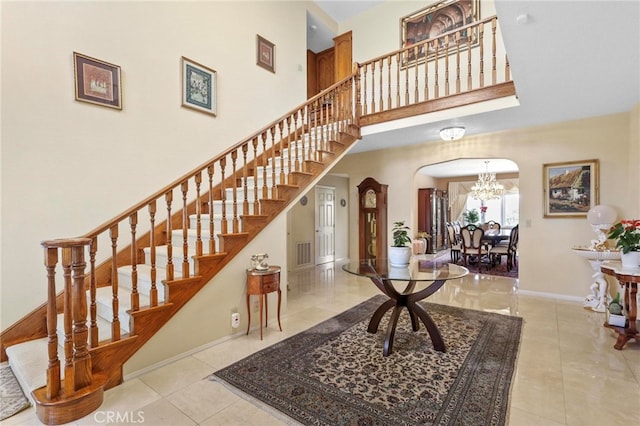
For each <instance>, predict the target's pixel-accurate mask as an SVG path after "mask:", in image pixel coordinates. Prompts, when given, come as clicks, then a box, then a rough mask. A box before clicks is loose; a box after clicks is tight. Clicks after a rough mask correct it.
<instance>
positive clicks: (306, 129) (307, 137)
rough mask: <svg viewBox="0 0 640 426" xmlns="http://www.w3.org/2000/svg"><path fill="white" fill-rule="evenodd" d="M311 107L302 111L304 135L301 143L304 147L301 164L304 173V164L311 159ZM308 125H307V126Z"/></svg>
mask: <svg viewBox="0 0 640 426" xmlns="http://www.w3.org/2000/svg"><path fill="white" fill-rule="evenodd" d="M309 116H310V113H309V106H308V105H306V106H304V107H303V108H302V110H301V111H300V127H302V134H301V135H300V141H301V142H302V146H301V147H300V149H301V150H302V163H301V164H300V167H301V170H302V171H304V170H303V169H304V162H305V160H308V159H309V144H310V132H309V129H310V127H309ZM305 123H306V124H305Z"/></svg>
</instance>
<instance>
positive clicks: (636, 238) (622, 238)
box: [608, 219, 640, 269]
mask: <svg viewBox="0 0 640 426" xmlns="http://www.w3.org/2000/svg"><path fill="white" fill-rule="evenodd" d="M608 238H609V239H612V240H613V239H615V240H617V241H616V247H618V248H619V249H621V250H622V253H620V261H621V262H622V267H623V268H633V269H635V268H639V267H640V219H633V220H624V219H623V220H621V221H620V222H618V223H616V224H615V225H613V226H612V227H611V229H610V230H609V236H608Z"/></svg>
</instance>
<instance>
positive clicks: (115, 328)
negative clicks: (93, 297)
mask: <svg viewBox="0 0 640 426" xmlns="http://www.w3.org/2000/svg"><path fill="white" fill-rule="evenodd" d="M109 237H110V238H111V311H112V315H113V317H112V319H111V336H112V338H113V340H114V341H116V340H120V316H119V315H118V313H119V311H120V301H119V300H118V263H117V262H116V258H117V256H118V224H117V223H116V224H115V225H113V226H112V227H111V228H109Z"/></svg>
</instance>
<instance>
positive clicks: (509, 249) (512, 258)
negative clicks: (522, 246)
mask: <svg viewBox="0 0 640 426" xmlns="http://www.w3.org/2000/svg"><path fill="white" fill-rule="evenodd" d="M518 237H519V233H518V225H516V226H514V227H513V229H511V233H510V234H509V244H507V245H506V246H501V245H497V246H495V247H493V248H492V249H491V251H490V253H491V262H492V263H493V264H494V265H497V264H499V263H502V256H506V257H507V271H511V269H513V266H514V265H517V263H516V262H517V257H518Z"/></svg>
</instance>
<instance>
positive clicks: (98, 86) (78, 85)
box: [73, 52, 122, 110]
mask: <svg viewBox="0 0 640 426" xmlns="http://www.w3.org/2000/svg"><path fill="white" fill-rule="evenodd" d="M73 68H74V76H75V92H76V101H81V102H89V103H91V104H95V105H102V106H106V107H109V108H115V109H120V110H121V109H122V85H121V84H120V67H119V66H118V65H114V64H110V63H108V62H105V61H101V60H99V59H95V58H92V57H90V56H86V55H83V54H81V53H77V52H73Z"/></svg>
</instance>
